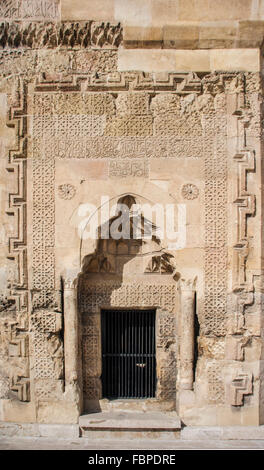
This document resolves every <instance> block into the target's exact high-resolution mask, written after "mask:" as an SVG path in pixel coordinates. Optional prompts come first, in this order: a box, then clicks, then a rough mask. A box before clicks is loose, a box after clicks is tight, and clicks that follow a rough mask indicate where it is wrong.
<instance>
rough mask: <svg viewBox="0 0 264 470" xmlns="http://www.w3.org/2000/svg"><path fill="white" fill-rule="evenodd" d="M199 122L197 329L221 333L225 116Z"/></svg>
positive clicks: (209, 116) (224, 309)
mask: <svg viewBox="0 0 264 470" xmlns="http://www.w3.org/2000/svg"><path fill="white" fill-rule="evenodd" d="M213 83H216V82H215V81H213ZM203 122H204V125H203V132H204V134H203V136H204V155H205V162H204V177H205V196H204V197H205V209H204V210H205V227H206V230H205V293H204V319H203V322H202V324H201V329H202V332H203V333H204V334H208V335H215V336H224V335H225V332H226V314H227V298H226V294H227V272H226V266H227V247H226V245H227V212H226V211H227V209H226V204H227V149H226V138H225V137H224V134H225V132H226V115H225V114H224V113H221V114H213V113H212V114H205V115H204V121H203ZM216 175H217V178H216ZM212 312H214V313H213V315H212Z"/></svg>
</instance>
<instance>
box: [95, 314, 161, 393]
mask: <svg viewBox="0 0 264 470" xmlns="http://www.w3.org/2000/svg"><path fill="white" fill-rule="evenodd" d="M155 313H156V312H155V310H102V312H101V327H102V387H103V397H104V398H150V397H155V390H156V353H155V351H156V345H155V316H156V315H155Z"/></svg>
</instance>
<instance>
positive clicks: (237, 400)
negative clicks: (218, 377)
mask: <svg viewBox="0 0 264 470" xmlns="http://www.w3.org/2000/svg"><path fill="white" fill-rule="evenodd" d="M252 381H253V376H252V374H251V373H244V372H241V373H238V374H236V376H235V378H234V379H233V380H232V382H231V385H230V405H233V406H242V405H243V404H244V395H250V394H251V393H252V391H253V386H252Z"/></svg>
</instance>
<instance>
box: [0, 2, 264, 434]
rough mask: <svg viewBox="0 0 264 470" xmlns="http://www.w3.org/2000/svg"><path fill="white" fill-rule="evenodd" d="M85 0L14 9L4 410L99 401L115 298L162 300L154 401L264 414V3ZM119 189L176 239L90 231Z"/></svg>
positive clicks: (233, 418)
mask: <svg viewBox="0 0 264 470" xmlns="http://www.w3.org/2000/svg"><path fill="white" fill-rule="evenodd" d="M83 3H84V2H79V1H77V2H74V3H72V2H68V0H65V1H64V0H62V1H61V3H60V2H59V1H57V0H42V1H38V2H37V1H31V2H29V1H28V0H2V2H1V4H0V19H1V24H0V73H1V76H0V79H1V80H0V87H1V90H0V92H1V94H0V99H1V107H0V109H1V116H0V117H1V122H0V132H1V147H0V157H1V158H0V165H1V176H0V188H1V214H0V216H1V227H2V228H1V241H0V243H1V254H0V257H1V271H0V273H1V277H0V287H1V297H0V350H1V356H0V403H1V405H0V419H1V420H2V421H13V422H40V423H58V424H59V423H77V422H78V418H79V415H80V414H81V413H82V412H83V411H87V410H88V411H95V410H97V409H98V408H99V409H100V407H101V406H102V403H103V402H102V398H103V397H102V383H101V374H102V360H101V323H100V312H101V308H108V309H110V308H121V309H122V308H123V309H125V308H127V309H128V308H137V309H139V310H140V309H142V308H155V309H156V358H157V388H156V398H155V399H154V400H153V407H154V406H155V407H159V408H160V409H163V410H174V409H175V410H176V411H177V412H178V415H179V416H180V418H181V420H182V421H183V422H184V423H186V424H192V425H212V426H215V425H259V424H264V423H263V420H264V401H263V396H264V395H263V394H264V383H263V382H264V376H263V320H262V301H263V300H262V298H263V296H262V290H263V285H262V283H263V272H262V238H263V237H262V210H261V208H262V188H263V183H262V175H263V172H262V141H263V130H262V121H263V117H262V112H263V103H262V100H263V98H262V91H263V82H262V73H261V64H262V59H261V49H260V47H261V44H262V39H263V36H264V14H263V5H262V2H258V4H259V8H257V7H256V5H255V3H254V2H250V1H243V2H242V1H241V2H240V1H238V2H231V3H234V4H236V7H235V8H234V7H233V5H229V4H230V2H228V7H227V12H229V18H228V17H227V16H228V13H225V14H226V15H227V16H226V17H224V18H223V17H222V16H221V15H223V11H224V8H223V7H221V8H220V7H219V10H218V7H214V11H211V10H210V9H209V10H206V6H205V4H206V5H207V4H208V2H202V1H197V2H194V3H195V4H197V5H195V8H194V9H191V10H190V11H191V15H189V16H188V14H187V13H188V9H187V7H186V5H187V4H189V3H191V2H188V1H185V2H181V1H178V2H176V1H174V0H170V1H169V0H164V3H166V4H168V5H167V7H168V13H167V17H166V18H165V17H163V16H162V15H165V13H162V15H161V16H160V15H158V14H157V12H158V11H160V4H161V2H160V1H159V0H148V1H147V2H144V4H145V7H144V9H143V10H140V12H141V13H140V15H139V13H138V9H137V6H136V4H137V3H138V2H137V1H136V2H131V1H130V0H126V1H125V2H124V0H122V1H121V0H116V1H113V0H107V1H103V0H101V1H100V2H99V3H100V8H101V11H100V12H99V10H100V9H99V6H97V3H98V2H97V3H96V4H95V3H94V2H86V3H87V7H86V6H83ZM124 3H126V10H125V11H124V8H123V6H122V5H123V4H124ZM132 3H133V5H132ZM216 3H219V4H220V3H221V4H222V2H216ZM253 3H254V5H255V7H254V8H253V6H254V5H253ZM79 4H80V5H79ZM89 4H90V5H89ZM92 4H93V6H91V5H92ZM198 4H199V5H198ZM240 4H243V8H242V7H241V5H240ZM251 4H252V5H253V6H252V5H251ZM260 4H261V5H260ZM73 5H74V6H73ZM95 5H96V6H95ZM189 8H190V5H189ZM228 8H229V9H230V11H229V10H228ZM165 10H166V9H165V8H164V12H165ZM162 11H163V10H162ZM169 12H171V13H173V14H174V16H173V15H170V14H169ZM176 12H177V15H176ZM199 12H203V14H202V17H199V15H200V13H199ZM214 15H215V16H214ZM169 18H170V20H169ZM120 22H121V24H120ZM234 31H235V32H234ZM252 31H254V34H253V33H252ZM105 196H108V198H109V201H110V206H111V207H110V209H111V208H112V206H114V204H116V203H118V202H120V201H121V200H122V201H123V199H122V198H124V197H125V198H127V199H126V200H129V198H130V200H133V202H134V203H136V204H144V203H145V202H150V203H151V204H153V205H155V204H160V205H162V206H163V207H165V206H166V205H170V207H173V213H171V216H172V215H173V216H174V220H175V221H176V222H175V224H176V226H175V227H173V228H172V229H173V230H174V231H176V235H175V240H174V241H172V240H171V239H170V237H169V235H168V234H167V235H166V234H165V236H164V239H162V241H160V240H158V239H157V238H155V237H152V239H148V240H145V239H143V238H142V237H141V238H140V237H139V239H138V240H137V241H136V240H132V241H131V243H130V242H127V241H126V240H122V239H121V240H119V242H117V241H116V240H115V241H114V240H111V239H108V240H105V239H103V238H102V237H101V238H100V236H98V237H97V240H93V239H91V238H87V237H86V236H85V230H86V227H87V224H88V222H89V220H90V219H89V217H88V218H87V216H89V211H88V208H87V207H88V206H87V204H93V206H94V207H96V208H97V209H98V211H99V209H100V208H101V205H102V197H105ZM96 214H97V212H96ZM96 214H95V215H94V217H95V218H96V217H97V215H96ZM96 220H97V219H96ZM113 220H114V219H113ZM113 220H112V219H111V221H112V222H113ZM112 222H111V223H112ZM95 225H96V227H98V228H99V229H102V227H103V226H102V224H101V223H100V220H97V222H96V224H95Z"/></svg>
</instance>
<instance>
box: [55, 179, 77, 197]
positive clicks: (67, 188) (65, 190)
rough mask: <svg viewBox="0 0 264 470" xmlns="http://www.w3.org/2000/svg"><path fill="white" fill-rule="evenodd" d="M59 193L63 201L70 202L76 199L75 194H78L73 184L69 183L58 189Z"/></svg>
mask: <svg viewBox="0 0 264 470" xmlns="http://www.w3.org/2000/svg"><path fill="white" fill-rule="evenodd" d="M58 193H59V197H60V198H61V199H66V200H69V199H72V198H74V196H75V193H76V188H75V186H73V185H72V184H68V183H65V184H61V185H60V186H59V187H58Z"/></svg>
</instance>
